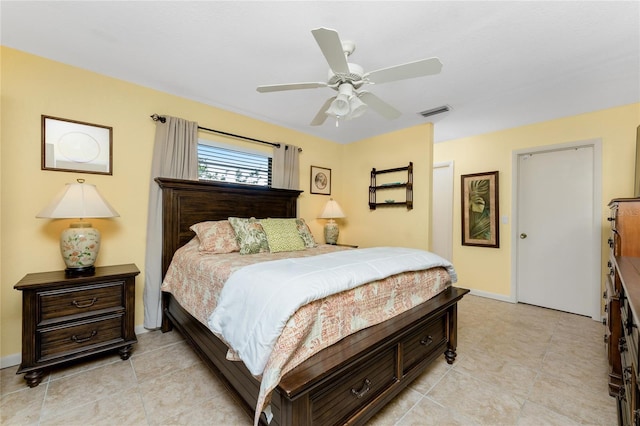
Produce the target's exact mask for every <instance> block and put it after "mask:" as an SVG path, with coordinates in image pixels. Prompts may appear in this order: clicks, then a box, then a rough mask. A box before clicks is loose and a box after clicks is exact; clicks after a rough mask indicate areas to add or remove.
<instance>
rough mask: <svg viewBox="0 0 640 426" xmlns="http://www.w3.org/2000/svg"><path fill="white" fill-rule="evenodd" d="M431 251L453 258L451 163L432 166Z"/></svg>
mask: <svg viewBox="0 0 640 426" xmlns="http://www.w3.org/2000/svg"><path fill="white" fill-rule="evenodd" d="M432 182H433V189H432V194H433V197H432V200H431V251H432V252H434V253H435V254H437V255H439V256H442V257H444V258H445V259H447V260H448V261H451V259H452V258H453V161H448V162H446V163H436V164H434V165H433V179H432Z"/></svg>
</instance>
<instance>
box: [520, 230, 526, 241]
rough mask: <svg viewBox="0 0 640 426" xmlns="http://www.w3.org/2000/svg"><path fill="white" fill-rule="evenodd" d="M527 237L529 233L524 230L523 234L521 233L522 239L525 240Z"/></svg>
mask: <svg viewBox="0 0 640 426" xmlns="http://www.w3.org/2000/svg"><path fill="white" fill-rule="evenodd" d="M525 238H527V234H525V233H524V232H523V233H522V234H520V239H521V240H524V239H525Z"/></svg>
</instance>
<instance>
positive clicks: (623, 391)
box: [604, 198, 640, 425]
mask: <svg viewBox="0 0 640 426" xmlns="http://www.w3.org/2000/svg"><path fill="white" fill-rule="evenodd" d="M609 207H610V209H611V210H610V211H611V215H610V217H609V221H610V222H611V236H610V237H609V247H610V255H609V261H608V267H609V273H608V275H607V280H606V283H605V285H606V290H605V292H604V297H605V300H606V304H605V311H606V314H607V317H606V326H607V327H606V335H605V342H606V343H607V353H608V359H609V366H610V370H609V394H610V395H611V396H614V397H616V398H617V402H618V415H619V422H620V424H623V425H630V424H634V425H635V424H640V411H636V410H638V407H640V404H638V402H639V401H640V392H639V390H638V377H639V376H638V366H639V361H640V359H639V358H638V353H639V350H638V349H639V348H638V345H639V341H638V324H639V323H640V321H639V319H640V317H639V316H638V313H640V198H618V199H614V200H612V201H611V202H610V203H609Z"/></svg>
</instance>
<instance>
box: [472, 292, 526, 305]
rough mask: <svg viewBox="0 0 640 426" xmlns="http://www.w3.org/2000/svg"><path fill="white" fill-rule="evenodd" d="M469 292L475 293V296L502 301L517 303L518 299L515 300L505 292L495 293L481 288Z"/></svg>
mask: <svg viewBox="0 0 640 426" xmlns="http://www.w3.org/2000/svg"><path fill="white" fill-rule="evenodd" d="M469 294H473V295H474V296H480V297H486V298H487V299H494V300H499V301H501V302H507V303H516V301H515V300H513V298H512V297H511V296H505V295H504V294H495V293H489V292H486V291H480V290H471V291H470V292H469Z"/></svg>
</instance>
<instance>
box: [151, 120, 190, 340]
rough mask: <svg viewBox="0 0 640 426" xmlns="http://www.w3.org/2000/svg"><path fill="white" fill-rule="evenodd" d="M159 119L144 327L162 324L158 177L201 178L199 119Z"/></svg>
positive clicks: (160, 212) (154, 166)
mask: <svg viewBox="0 0 640 426" xmlns="http://www.w3.org/2000/svg"><path fill="white" fill-rule="evenodd" d="M165 118H166V120H165V122H164V123H162V122H161V121H156V137H155V142H154V147H153V160H152V163H151V182H150V186H149V213H148V219H147V252H146V256H145V280H144V293H143V301H144V327H145V328H148V329H156V328H159V327H160V326H161V324H162V297H161V291H160V286H161V284H162V192H161V191H160V187H159V186H158V184H157V183H156V182H155V181H154V179H155V178H156V177H168V178H177V179H190V180H198V123H196V122H193V121H187V120H183V119H182V118H176V117H169V116H167V117H165Z"/></svg>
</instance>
